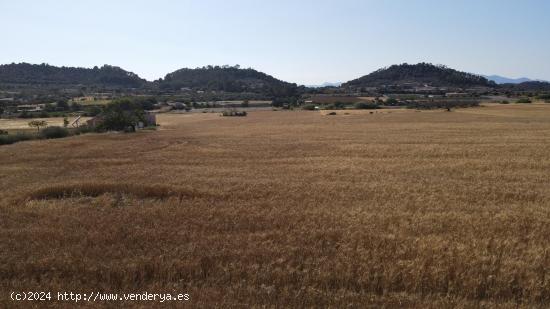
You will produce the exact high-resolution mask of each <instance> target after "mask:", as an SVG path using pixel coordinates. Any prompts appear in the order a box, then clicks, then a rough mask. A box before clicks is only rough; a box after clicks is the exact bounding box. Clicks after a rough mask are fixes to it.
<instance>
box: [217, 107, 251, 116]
mask: <svg viewBox="0 0 550 309" xmlns="http://www.w3.org/2000/svg"><path fill="white" fill-rule="evenodd" d="M246 115H248V113H247V112H245V111H238V110H233V109H232V110H225V111H223V112H222V116H224V117H245V116H246Z"/></svg>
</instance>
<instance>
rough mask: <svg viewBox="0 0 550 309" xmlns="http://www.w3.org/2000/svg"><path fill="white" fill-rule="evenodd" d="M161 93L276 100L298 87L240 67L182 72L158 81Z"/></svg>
mask: <svg viewBox="0 0 550 309" xmlns="http://www.w3.org/2000/svg"><path fill="white" fill-rule="evenodd" d="M157 83H158V85H159V86H160V88H161V89H172V90H180V89H182V88H189V89H192V90H210V91H225V92H251V93H261V94H266V95H272V96H277V97H280V96H292V95H294V94H295V92H296V90H297V86H296V84H291V83H287V82H284V81H281V80H278V79H276V78H274V77H273V76H271V75H268V74H265V73H263V72H259V71H256V70H254V69H250V68H248V69H241V68H240V67H239V66H238V65H237V66H221V67H220V66H206V67H202V68H196V69H188V68H184V69H180V70H177V71H175V72H172V73H169V74H167V75H166V77H165V78H164V79H160V80H158V81H157Z"/></svg>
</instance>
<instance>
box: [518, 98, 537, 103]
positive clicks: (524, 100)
mask: <svg viewBox="0 0 550 309" xmlns="http://www.w3.org/2000/svg"><path fill="white" fill-rule="evenodd" d="M532 102H533V101H531V99H529V98H521V99H518V100H517V101H516V103H532Z"/></svg>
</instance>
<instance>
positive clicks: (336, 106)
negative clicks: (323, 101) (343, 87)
mask: <svg viewBox="0 0 550 309" xmlns="http://www.w3.org/2000/svg"><path fill="white" fill-rule="evenodd" d="M345 108H346V104H344V103H342V102H335V103H333V104H329V105H326V106H324V107H323V109H325V110H338V109H345Z"/></svg>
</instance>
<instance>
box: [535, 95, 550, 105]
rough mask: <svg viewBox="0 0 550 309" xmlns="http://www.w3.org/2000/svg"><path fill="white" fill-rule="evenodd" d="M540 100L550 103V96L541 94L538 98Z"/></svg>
mask: <svg viewBox="0 0 550 309" xmlns="http://www.w3.org/2000/svg"><path fill="white" fill-rule="evenodd" d="M537 99H539V100H544V102H546V103H548V102H550V94H541V95H539V96H538V97H537Z"/></svg>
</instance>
